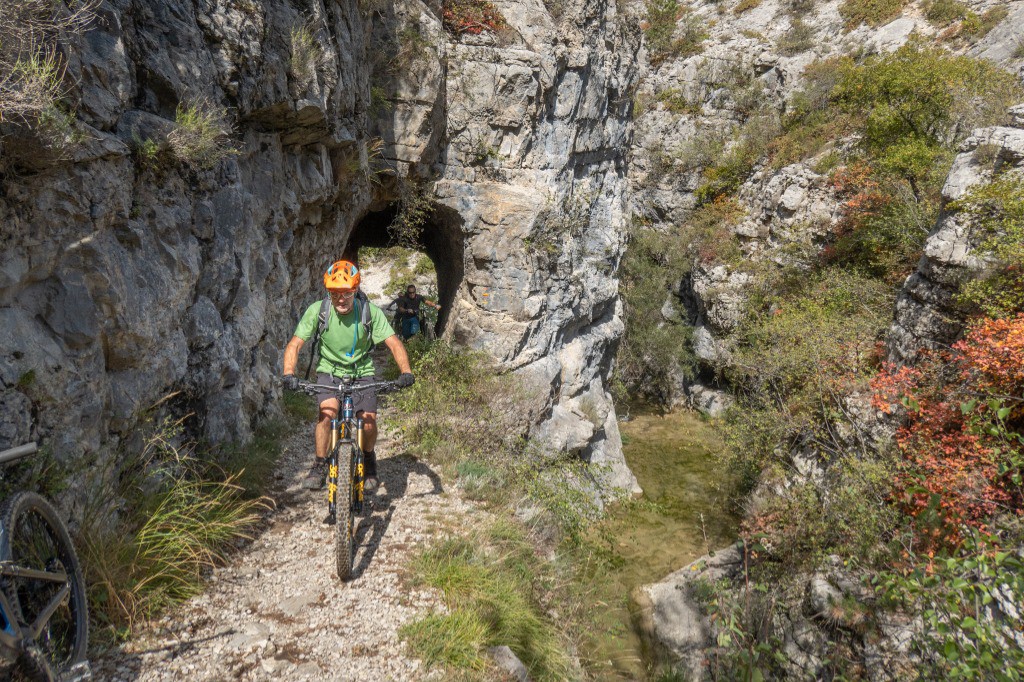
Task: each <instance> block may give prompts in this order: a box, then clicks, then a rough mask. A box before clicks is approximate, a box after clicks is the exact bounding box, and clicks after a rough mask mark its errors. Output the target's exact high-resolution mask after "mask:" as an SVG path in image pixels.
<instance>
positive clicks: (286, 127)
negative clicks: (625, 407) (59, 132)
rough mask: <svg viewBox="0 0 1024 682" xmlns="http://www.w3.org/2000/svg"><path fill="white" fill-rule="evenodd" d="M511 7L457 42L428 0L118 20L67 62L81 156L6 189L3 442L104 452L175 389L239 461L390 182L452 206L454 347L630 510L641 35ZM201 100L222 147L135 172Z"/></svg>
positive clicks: (573, 6) (151, 6)
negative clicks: (332, 267)
mask: <svg viewBox="0 0 1024 682" xmlns="http://www.w3.org/2000/svg"><path fill="white" fill-rule="evenodd" d="M499 6H500V7H501V9H502V11H503V13H504V14H505V16H506V17H507V19H508V21H509V24H510V26H511V28H510V29H509V30H508V31H506V32H503V34H502V36H501V38H500V40H499V38H497V37H495V36H491V35H488V34H484V35H482V36H465V37H464V39H463V40H462V41H461V42H460V41H454V40H452V39H451V38H450V37H449V36H448V35H447V34H446V33H445V32H444V31H443V29H442V28H441V24H440V21H439V19H438V11H437V8H436V7H433V6H428V5H425V4H422V3H420V2H418V1H417V0H409V1H408V2H404V3H398V4H397V5H396V6H395V7H394V8H393V10H389V12H388V16H387V17H385V18H381V17H380V16H379V15H378V16H377V18H376V19H372V18H371V17H370V16H366V15H363V14H361V13H360V10H359V8H358V6H357V4H356V3H355V2H343V3H324V2H321V1H320V0H315V1H314V2H313V3H312V5H311V6H310V7H308V8H306V10H305V11H304V13H300V12H299V10H298V9H296V7H295V6H293V5H292V4H291V3H287V2H283V1H278V0H268V1H267V2H263V3H248V4H239V3H221V2H213V1H212V0H199V1H198V2H185V1H184V0H160V1H159V2H152V3H149V2H146V3H143V2H138V1H137V0H108V1H107V2H104V3H103V4H102V6H101V8H100V15H101V21H98V22H97V23H96V24H95V25H94V26H93V27H92V28H91V29H90V30H89V31H88V32H87V33H86V35H85V36H84V38H83V40H81V41H80V44H78V45H75V46H72V47H73V50H72V52H73V57H72V59H71V64H70V71H71V76H72V78H71V80H73V81H74V82H75V84H76V85H75V88H74V92H73V93H72V95H73V99H75V100H76V101H78V102H80V108H79V120H78V123H77V125H78V127H79V128H80V129H81V131H82V132H83V134H84V138H85V140H86V141H85V143H83V144H82V145H81V146H79V147H78V148H76V149H75V150H74V152H73V153H72V155H71V157H70V158H66V159H56V160H53V161H52V162H51V163H49V165H47V166H45V167H44V168H42V169H38V168H36V169H35V172H31V173H23V174H21V175H16V176H12V177H8V178H5V179H4V180H3V188H2V190H3V191H2V192H0V226H2V227H0V243H2V245H3V254H4V255H3V258H2V261H0V320H2V324H0V338H2V343H0V381H2V390H0V401H2V404H3V405H4V408H5V409H4V417H3V420H2V424H0V447H6V446H7V445H9V444H11V443H12V442H13V441H14V440H18V439H24V438H26V437H28V435H32V436H33V437H39V438H42V439H44V440H48V441H50V442H52V443H54V444H55V445H56V448H55V451H56V452H57V453H58V456H59V457H61V458H62V459H64V460H65V461H72V460H74V459H76V458H79V457H81V456H84V455H86V454H87V453H93V452H96V451H99V450H103V451H113V449H114V448H115V447H116V446H117V444H118V443H119V442H120V441H121V440H122V439H124V438H125V436H127V435H128V434H129V433H130V432H131V431H132V430H133V429H134V427H135V425H136V423H137V420H138V418H139V415H140V413H141V412H142V411H143V410H145V409H146V408H147V407H149V406H151V405H153V404H155V403H157V402H158V401H159V400H161V398H163V397H164V396H168V395H173V396H174V398H173V400H172V402H174V401H176V402H177V403H178V404H180V405H181V406H182V407H183V408H187V409H188V410H189V411H192V412H194V413H195V414H196V415H197V417H198V420H199V422H200V430H201V431H202V433H203V435H205V437H207V438H208V439H210V440H212V441H222V440H228V439H242V440H244V439H246V438H247V437H248V436H249V435H250V433H251V430H252V427H253V423H254V420H255V419H257V418H259V416H260V415H261V414H262V413H263V412H264V411H265V410H266V409H267V406H268V405H269V404H270V399H271V398H272V397H274V396H275V395H277V394H278V390H279V389H278V388H277V386H278V383H277V379H276V376H277V375H278V374H279V373H280V353H281V348H282V347H283V345H284V343H285V342H286V341H287V339H288V338H289V336H290V334H291V331H292V329H293V325H294V324H295V321H296V319H297V316H298V313H299V312H300V311H301V310H302V309H303V308H304V306H305V305H307V304H308V303H309V302H310V301H312V300H314V299H315V298H317V297H318V296H319V290H320V281H319V278H320V274H321V272H322V271H323V269H324V268H325V267H326V266H327V264H329V263H330V262H331V261H333V260H335V259H336V258H338V257H340V256H341V255H342V253H344V251H345V248H346V244H347V242H348V241H349V238H350V236H351V235H353V234H354V230H355V229H356V227H357V225H358V224H359V221H360V220H361V219H362V218H364V217H365V216H367V215H368V213H369V212H370V211H371V209H372V210H378V209H380V208H383V207H386V206H387V205H388V204H389V202H393V201H394V200H395V199H396V198H397V196H396V195H395V194H394V190H393V187H392V185H393V183H388V182H385V183H384V184H383V185H382V184H378V183H379V179H380V178H379V174H378V172H377V171H378V170H379V169H380V166H381V164H382V163H386V164H388V165H390V166H391V167H392V168H393V169H397V172H398V173H399V174H400V175H405V174H408V175H410V176H412V177H416V178H419V179H420V181H421V182H423V183H425V184H426V186H427V188H428V190H429V191H430V193H431V195H432V196H434V197H436V200H437V206H438V209H437V211H436V212H435V217H434V218H433V219H432V222H431V223H430V224H429V225H428V226H427V232H428V234H427V239H428V240H429V239H432V238H436V240H437V241H438V243H439V244H441V246H439V247H438V249H435V250H434V252H433V253H432V255H433V256H435V260H441V261H442V262H440V263H439V264H438V268H439V270H440V271H441V272H442V274H443V275H444V276H445V278H446V282H447V287H448V289H447V291H446V295H447V297H448V299H449V300H446V301H445V302H446V303H447V304H448V305H446V308H447V309H448V310H449V311H450V312H449V313H448V319H447V334H448V335H449V336H450V337H451V338H454V339H455V340H457V341H459V342H462V343H465V344H468V345H470V346H474V347H478V348H482V349H485V350H486V351H488V352H489V353H490V354H492V355H493V356H494V357H495V358H497V359H498V360H499V361H501V362H502V363H503V364H504V365H505V366H506V367H508V368H510V369H515V370H517V371H520V372H522V373H523V374H524V376H527V375H528V376H529V377H531V378H532V379H533V380H535V381H536V380H537V379H538V377H540V378H542V379H543V381H542V382H541V383H540V384H538V387H539V388H541V389H543V390H542V393H543V395H544V396H545V399H544V403H545V404H544V406H543V409H542V411H541V412H542V414H544V415H547V416H550V417H553V418H556V419H557V420H559V421H558V424H559V426H558V428H553V427H552V426H550V425H549V426H548V428H547V432H549V433H552V432H557V433H554V434H553V435H554V437H555V441H556V442H559V443H562V445H563V446H564V447H565V448H566V449H569V450H572V451H573V452H576V453H578V454H579V455H580V456H582V457H585V458H587V459H589V460H591V461H595V462H603V463H606V464H608V465H609V471H610V472H611V473H610V475H609V483H611V484H613V485H617V486H620V487H623V488H627V489H632V488H635V479H633V477H632V474H631V473H629V470H628V469H627V468H626V467H625V463H624V460H623V459H622V454H621V443H620V440H619V436H618V431H617V427H616V424H615V418H614V409H613V407H612V405H611V400H610V397H609V394H608V391H607V389H606V383H607V378H608V375H609V373H610V370H611V364H612V358H613V356H614V349H615V345H616V342H617V339H618V337H619V335H620V334H621V331H622V322H621V311H620V307H619V304H618V302H617V298H616V293H617V280H616V277H615V272H616V268H617V266H618V261H619V258H620V256H621V252H622V248H623V244H624V235H623V231H624V225H625V218H624V214H625V205H626V190H627V182H626V168H625V162H624V151H625V149H626V147H627V145H628V143H629V139H630V125H629V119H628V106H629V98H628V96H627V95H626V93H628V92H629V91H630V89H631V88H632V87H633V84H634V80H635V78H636V75H635V74H636V72H637V69H636V68H635V60H636V54H637V51H638V49H639V33H638V31H637V29H635V28H628V29H627V28H626V27H625V26H626V25H625V24H624V23H623V22H621V20H620V18H619V17H617V16H616V6H615V3H611V2H606V1H605V0H576V1H575V2H571V3H568V5H567V7H566V10H565V12H564V14H563V17H564V20H563V24H562V25H561V26H559V25H556V23H555V22H554V21H553V20H552V19H551V17H550V15H549V14H548V13H547V10H545V9H544V7H543V6H542V5H541V4H540V3H539V2H537V1H535V0H515V1H509V2H500V3H499ZM413 21H414V22H415V24H416V27H417V30H418V32H419V35H420V37H421V38H422V41H421V42H422V44H423V49H422V51H421V52H420V53H419V54H418V55H417V56H416V58H415V59H413V60H412V61H411V62H410V65H407V66H406V67H405V68H403V69H401V70H397V74H398V75H391V76H388V77H387V78H385V77H383V76H380V75H379V74H376V75H375V74H374V72H373V69H374V63H375V61H376V62H380V59H381V54H378V52H379V50H378V48H379V44H378V43H377V42H375V41H376V40H377V39H378V38H379V37H380V34H381V32H383V33H385V34H388V35H398V34H399V31H400V29H401V28H402V27H403V26H406V25H407V24H408V23H409V22H413ZM371 24H372V25H371ZM302 26H306V27H309V29H308V30H310V31H311V32H312V33H313V35H314V36H315V38H316V42H317V45H319V49H320V53H319V54H314V55H312V57H309V59H310V60H311V63H310V64H303V63H300V60H301V59H303V55H302V54H301V52H297V51H295V50H293V49H292V45H291V38H290V35H291V34H292V30H293V29H295V28H296V27H302ZM384 59H385V61H386V60H387V55H386V54H385V55H384ZM305 67H308V68H305ZM394 73H396V71H395V70H394V69H393V70H392V74H394ZM371 84H372V85H373V86H374V87H375V88H377V89H375V90H373V96H371ZM380 91H383V93H384V98H385V99H386V100H387V104H388V106H382V105H380V103H379V102H378V101H377V100H378V99H380V96H379V95H378V93H379V92H380ZM196 102H206V103H213V104H215V105H218V106H224V107H226V108H227V112H228V114H227V121H228V122H229V123H230V124H231V125H232V127H233V133H232V136H231V143H230V144H231V146H232V147H233V148H234V150H235V151H234V152H233V153H231V154H230V155H228V156H227V157H226V158H224V159H223V160H221V161H219V162H217V163H215V164H213V165H212V166H210V167H201V166H199V165H197V164H192V165H190V164H187V163H180V162H178V161H176V160H174V159H173V158H166V155H164V156H162V157H161V158H159V159H157V160H156V162H154V161H153V160H152V159H150V158H148V157H147V156H146V155H145V154H144V153H143V152H142V151H140V150H141V149H142V148H143V145H144V143H146V142H147V141H153V142H156V143H158V144H162V141H163V140H166V139H167V137H168V135H169V134H172V133H173V132H174V131H175V130H176V128H177V125H176V123H175V121H174V119H175V115H176V110H177V109H178V108H179V107H181V106H188V105H190V104H194V103H196ZM377 137H380V138H382V139H383V148H382V153H383V159H375V158H374V157H375V154H377V152H376V150H377V149H378V148H379V145H378V144H376V143H375V142H374V139H375V138H377ZM25 163H26V164H27V163H28V162H27V161H26V162H25ZM36 165H38V164H36ZM33 168H35V166H33ZM566 208H569V209H571V210H568V211H566V210H565V209H566ZM30 372H31V373H32V374H31V376H32V378H33V381H32V382H30V383H28V382H26V380H24V379H23V377H25V376H27V375H28V374H29V373H30ZM19 381H20V383H19ZM556 408H557V409H556ZM32 423H34V424H35V425H34V426H33V427H31V428H32V429H33V430H32V432H31V434H30V433H29V428H30V427H29V426H28V425H29V424H32ZM563 427H564V430H563ZM541 430H542V431H543V427H542V429H541ZM567 434H572V437H568V436H567Z"/></svg>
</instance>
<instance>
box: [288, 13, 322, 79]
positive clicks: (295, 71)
mask: <svg viewBox="0 0 1024 682" xmlns="http://www.w3.org/2000/svg"><path fill="white" fill-rule="evenodd" d="M290 39H291V48H292V55H291V60H290V61H289V63H288V66H289V70H290V71H291V74H292V77H293V78H294V79H295V83H296V85H297V86H298V88H299V90H305V89H306V88H308V87H309V86H310V85H312V84H313V83H314V82H316V74H317V71H318V70H319V68H320V67H321V66H322V65H323V64H324V62H325V61H326V59H327V55H326V53H325V52H324V48H323V45H321V44H320V41H319V40H317V37H316V26H315V24H313V22H312V21H307V22H305V23H302V24H298V25H296V26H293V27H292V30H291V33H290Z"/></svg>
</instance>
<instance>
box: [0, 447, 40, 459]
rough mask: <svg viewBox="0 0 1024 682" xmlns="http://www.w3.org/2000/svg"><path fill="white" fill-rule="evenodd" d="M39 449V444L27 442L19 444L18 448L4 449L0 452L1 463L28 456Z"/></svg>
mask: <svg viewBox="0 0 1024 682" xmlns="http://www.w3.org/2000/svg"><path fill="white" fill-rule="evenodd" d="M37 450H39V446H38V445H36V444H35V443H26V444H25V445H19V446H18V447H16V448H11V449H10V450H4V451H3V452H0V464H6V463H7V462H13V461H14V460H16V459H21V458H22V457H27V456H28V455H31V454H34V453H35V452H36V451H37Z"/></svg>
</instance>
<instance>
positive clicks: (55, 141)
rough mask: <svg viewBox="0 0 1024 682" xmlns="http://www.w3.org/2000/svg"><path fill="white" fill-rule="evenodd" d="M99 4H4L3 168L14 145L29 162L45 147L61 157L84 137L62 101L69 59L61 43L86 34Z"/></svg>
mask: <svg viewBox="0 0 1024 682" xmlns="http://www.w3.org/2000/svg"><path fill="white" fill-rule="evenodd" d="M95 6H96V3H95V2H92V1H82V2H73V3H70V5H65V4H64V3H57V2H52V1H51V0H5V2H4V3H3V9H2V10H0V140H4V139H5V138H6V139H7V145H6V146H7V149H5V150H4V153H3V154H0V157H3V156H6V157H8V158H6V159H4V160H3V161H0V167H4V166H7V165H8V164H10V163H11V158H10V157H11V156H12V150H15V149H17V144H14V143H13V139H14V138H15V137H20V138H21V140H20V143H19V144H24V145H25V149H24V150H21V153H18V152H13V155H14V156H23V157H25V158H28V157H29V156H31V155H33V154H35V153H36V151H37V150H38V147H40V146H41V147H42V148H43V149H45V150H46V151H47V152H49V153H53V152H57V153H58V154H59V153H60V152H61V150H63V149H64V148H66V147H67V146H68V145H69V144H73V143H75V142H78V141H79V140H80V138H81V136H80V135H79V134H78V132H77V131H76V130H75V125H74V123H75V119H74V115H73V112H72V111H71V110H70V109H69V107H68V106H67V104H66V103H65V102H64V101H63V100H64V97H65V94H66V93H67V88H66V86H65V83H64V76H65V69H66V67H67V59H66V57H65V55H64V52H63V50H62V49H61V47H60V45H61V43H62V42H64V41H65V40H67V39H68V38H70V37H71V36H73V35H76V34H80V33H81V32H82V31H84V30H85V29H86V28H87V27H88V26H89V24H90V23H91V22H92V21H93V19H94V18H95V12H94V9H95Z"/></svg>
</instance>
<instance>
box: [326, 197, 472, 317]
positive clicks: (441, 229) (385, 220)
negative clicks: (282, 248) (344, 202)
mask: <svg viewBox="0 0 1024 682" xmlns="http://www.w3.org/2000/svg"><path fill="white" fill-rule="evenodd" d="M398 212H399V205H398V204H397V203H392V204H389V205H387V206H386V207H384V208H383V209H381V210H379V211H370V212H369V213H367V214H366V215H365V216H364V217H363V218H362V219H361V220H360V221H359V222H358V223H356V226H355V227H354V228H353V229H352V234H351V235H349V238H348V243H347V244H346V246H345V256H344V258H345V259H346V260H351V261H352V262H353V263H356V264H357V265H358V266H359V268H360V269H363V268H364V267H367V266H368V265H369V267H370V268H376V267H380V262H381V261H380V260H379V258H380V257H381V256H382V255H383V256H384V257H385V258H392V259H393V258H405V257H406V256H407V255H408V252H405V253H403V251H402V249H403V248H404V247H402V246H400V245H398V244H396V243H395V242H394V240H393V238H392V235H391V233H390V232H389V230H388V228H389V227H390V226H391V224H392V222H393V221H394V220H395V218H396V217H397V216H398ZM410 249H411V250H412V251H414V252H418V253H421V254H424V255H425V256H426V257H427V258H428V259H429V260H430V263H432V264H433V270H434V272H435V273H436V287H437V288H436V292H428V291H424V290H423V287H422V286H417V289H419V290H420V291H419V293H421V294H424V295H426V296H427V298H433V295H434V294H435V293H436V296H437V298H436V300H437V302H438V303H439V304H440V305H441V311H440V313H439V314H438V319H437V327H436V329H435V334H436V335H437V336H441V334H442V333H443V332H444V330H445V329H446V328H447V327H448V322H449V321H450V319H451V314H452V304H453V303H454V302H455V295H456V294H457V293H458V290H459V286H461V284H462V278H463V273H464V266H463V260H462V259H463V238H462V218H461V217H460V216H459V214H458V213H457V212H455V211H453V210H452V209H450V208H448V207H447V206H438V205H435V206H434V207H433V210H432V211H431V212H430V214H429V216H428V217H427V219H426V222H425V223H424V224H423V228H422V230H421V231H420V235H419V239H418V240H417V244H416V245H414V246H411V247H410ZM385 250H387V251H389V252H390V253H387V252H385ZM361 252H362V254H361ZM371 255H372V256H373V257H374V258H373V259H372V260H373V261H374V262H371V259H370V258H368V256H371ZM412 255H413V256H415V254H412ZM412 260H414V258H410V259H409V261H410V262H411V261H412ZM364 261H365V262H364ZM390 269H391V270H392V272H395V273H401V274H400V276H401V275H406V274H408V275H409V276H408V277H404V278H405V279H410V280H411V279H414V277H415V275H416V274H417V273H418V274H419V275H420V279H421V281H425V278H426V279H429V269H428V268H425V267H423V265H422V264H420V267H416V265H415V264H411V265H410V266H409V267H408V268H407V269H403V268H402V267H398V268H390ZM367 272H368V274H369V275H371V276H374V278H375V279H377V278H379V275H380V273H379V272H377V273H373V272H371V271H367ZM409 283H415V281H399V282H391V283H390V287H389V288H388V290H387V291H385V292H384V294H385V296H384V303H389V302H390V301H391V300H392V299H393V298H394V297H393V296H391V294H392V293H396V292H397V291H400V290H404V288H405V286H406V285H407V284H409Z"/></svg>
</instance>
